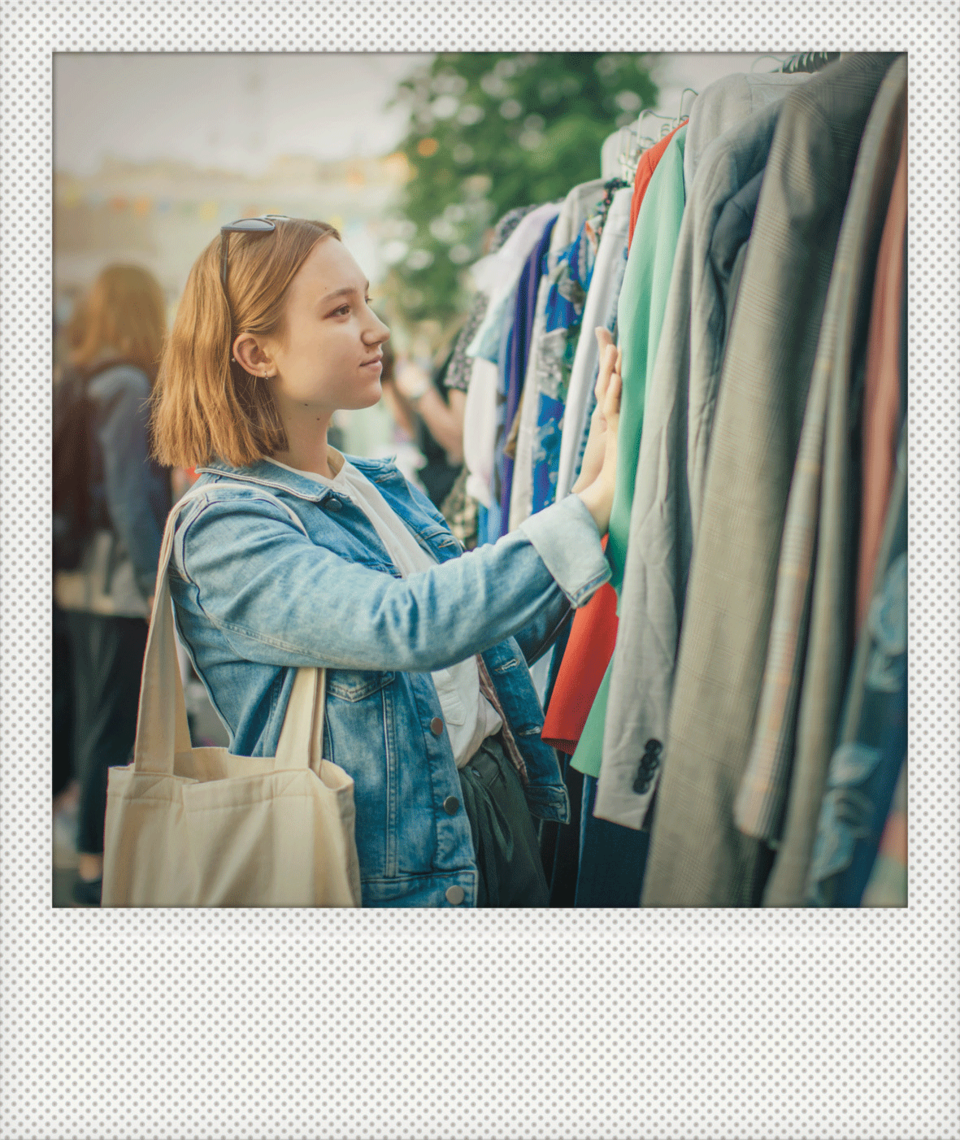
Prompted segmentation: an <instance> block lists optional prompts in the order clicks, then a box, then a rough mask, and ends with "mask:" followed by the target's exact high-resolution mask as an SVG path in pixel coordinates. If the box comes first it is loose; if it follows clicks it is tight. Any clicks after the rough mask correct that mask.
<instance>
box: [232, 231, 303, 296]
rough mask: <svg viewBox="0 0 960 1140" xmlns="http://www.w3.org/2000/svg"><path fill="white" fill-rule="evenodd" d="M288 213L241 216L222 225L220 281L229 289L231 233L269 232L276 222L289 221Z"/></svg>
mask: <svg viewBox="0 0 960 1140" xmlns="http://www.w3.org/2000/svg"><path fill="white" fill-rule="evenodd" d="M289 221H290V219H289V218H288V217H287V215H286V214H261V215H260V216H259V217H257V218H239V219H238V220H237V221H235V222H230V223H229V224H228V225H226V226H221V227H220V281H221V283H222V285H223V291H224V293H226V291H227V255H228V254H229V252H230V235H231V234H269V233H272V232H273V231H274V230H275V229H276V228H277V227H276V225H275V224H274V223H275V222H289Z"/></svg>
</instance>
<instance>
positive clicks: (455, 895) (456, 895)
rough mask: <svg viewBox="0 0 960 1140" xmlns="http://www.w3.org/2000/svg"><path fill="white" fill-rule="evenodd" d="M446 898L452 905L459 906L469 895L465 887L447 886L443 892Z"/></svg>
mask: <svg viewBox="0 0 960 1140" xmlns="http://www.w3.org/2000/svg"><path fill="white" fill-rule="evenodd" d="M443 894H444V898H445V899H446V900H447V902H448V903H449V904H450V905H451V906H459V905H460V904H461V903H462V902H463V900H464V899H465V898H466V897H467V896H466V894H465V893H464V890H463V887H447V889H446V890H445V891H444V892H443Z"/></svg>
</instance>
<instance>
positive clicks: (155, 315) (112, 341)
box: [67, 265, 167, 380]
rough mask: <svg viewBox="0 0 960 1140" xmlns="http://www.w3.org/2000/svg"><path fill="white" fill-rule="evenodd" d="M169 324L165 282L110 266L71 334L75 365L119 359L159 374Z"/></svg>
mask: <svg viewBox="0 0 960 1140" xmlns="http://www.w3.org/2000/svg"><path fill="white" fill-rule="evenodd" d="M166 323H167V314H166V303H165V301H164V297H163V289H162V288H161V287H160V282H159V281H157V279H156V277H154V276H153V274H152V273H150V272H149V271H148V270H146V269H142V268H141V267H140V266H139V265H108V266H107V267H106V268H105V269H103V270H101V271H100V273H99V274H98V275H97V277H96V279H95V280H94V282H93V284H92V285H91V286H90V288H89V289H88V290H87V292H86V293H85V294H84V296H83V297H82V298H81V299H80V301H79V303H78V304H77V307H76V309H75V310H74V313H73V316H72V318H71V320H70V324H69V326H68V329H67V340H68V343H69V345H70V362H71V363H72V364H74V365H76V366H77V367H78V368H85V367H87V366H88V365H90V364H92V363H93V362H94V361H95V360H97V359H98V358H102V357H103V356H104V355H115V356H117V357H118V358H122V359H123V360H128V361H130V362H131V363H133V364H136V365H137V366H138V367H140V368H142V369H143V370H144V372H146V373H147V375H148V376H149V377H150V379H151V380H153V379H154V377H155V376H156V374H157V365H158V362H159V360H160V352H161V349H162V348H163V336H164V331H165V328H166Z"/></svg>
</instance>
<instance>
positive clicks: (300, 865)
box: [102, 496, 360, 907]
mask: <svg viewBox="0 0 960 1140" xmlns="http://www.w3.org/2000/svg"><path fill="white" fill-rule="evenodd" d="M188 498H189V496H184V498H183V499H181V500H180V501H179V502H178V503H177V504H176V505H175V506H174V508H173V511H172V512H171V513H170V517H169V518H168V520H167V526H166V530H165V533H164V540H163V547H162V549H161V552H160V566H159V572H158V575H157V590H156V597H155V602H154V607H153V617H152V619H151V623H150V636H149V638H148V640H147V649H146V654H145V657H144V664H143V680H142V684H141V690H140V712H139V718H138V721H137V740H136V745H135V747H134V759H133V763H131V764H129V765H127V766H126V767H123V768H111V769H110V775H109V783H108V789H107V815H106V829H105V838H104V870H103V896H102V898H103V901H102V905H103V906H105V907H119V906H143V907H146V906H189V907H193V906H222V907H241V906H264V907H266V906H323V907H341V906H342V907H349V906H360V868H359V861H358V858H357V848H356V841H355V839H354V818H355V813H354V799H353V780H352V778H351V777H350V776H348V775H347V773H346V772H345V771H344V770H343V769H342V768H340V767H338V766H337V765H336V764H332V763H330V761H327V760H323V759H321V748H322V741H323V712H324V706H325V699H326V672H325V670H317V669H306V668H304V669H300V670H299V671H298V673H297V677H296V680H295V682H294V685H293V691H292V693H291V697H290V703H289V706H288V708H287V714H286V719H285V720H284V723H283V729H282V731H281V733H280V740H279V743H278V745H277V754H276V756H275V757H253V758H252V757H248V756H234V755H231V753H230V752H229V751H228V750H227V749H226V748H193V747H191V742H190V733H189V728H188V726H187V714H186V707H185V705H184V699H183V686H182V683H181V680H180V672H179V668H178V665H177V655H176V648H175V641H174V638H175V634H174V627H173V611H172V608H171V601H170V592H169V587H168V585H167V574H166V570H167V564H168V562H169V559H170V550H171V547H172V544H173V529H174V519H175V517H176V515H177V513H178V512H179V510H180V509H181V508H182V507H183V505H184V503H185V502H186V501H187V500H188ZM318 714H319V715H318Z"/></svg>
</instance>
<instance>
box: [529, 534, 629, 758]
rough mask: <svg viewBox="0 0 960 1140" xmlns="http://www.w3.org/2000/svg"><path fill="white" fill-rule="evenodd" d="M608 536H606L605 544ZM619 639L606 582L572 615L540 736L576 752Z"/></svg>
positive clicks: (614, 600)
mask: <svg viewBox="0 0 960 1140" xmlns="http://www.w3.org/2000/svg"><path fill="white" fill-rule="evenodd" d="M606 544H607V539H606V536H604V539H603V545H604V547H606ZM616 640H617V592H616V590H614V588H613V587H612V586H611V585H610V583H609V582H606V583H604V585H602V586H601V587H600V589H599V590H597V592H596V593H595V594H594V595H593V597H592V598H591V599H590V601H589V602H587V604H586V605H585V606H583V607H582V608H581V609H579V610H577V612H576V613H575V614H574V615H573V625H572V626H571V628H570V638H569V640H568V641H567V647H566V649H565V650H564V654H563V661H562V662H561V664H560V670H559V672H558V673H557V679H556V682H555V683H554V686H553V693H552V695H551V697H550V704H549V707H548V708H547V715H546V717H545V718H544V722H543V731H542V732H541V734H540V735H541V737H542V738H543V740H545V741H546V743H547V744H549V745H551V746H552V747H553V748H559V749H560V750H561V751H563V752H568V753H570V754H573V753H574V752H575V751H576V748H577V744H578V743H579V741H580V734H581V733H582V732H583V726H584V725H585V724H586V722H587V716H588V714H589V712H590V709H591V708H592V707H593V701H594V698H595V697H596V695H597V689H599V688H600V682H601V681H602V680H603V675H604V673H605V672H606V671H607V665H608V664H609V662H610V658H611V657H612V656H613V646H614V643H615V642H616Z"/></svg>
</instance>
